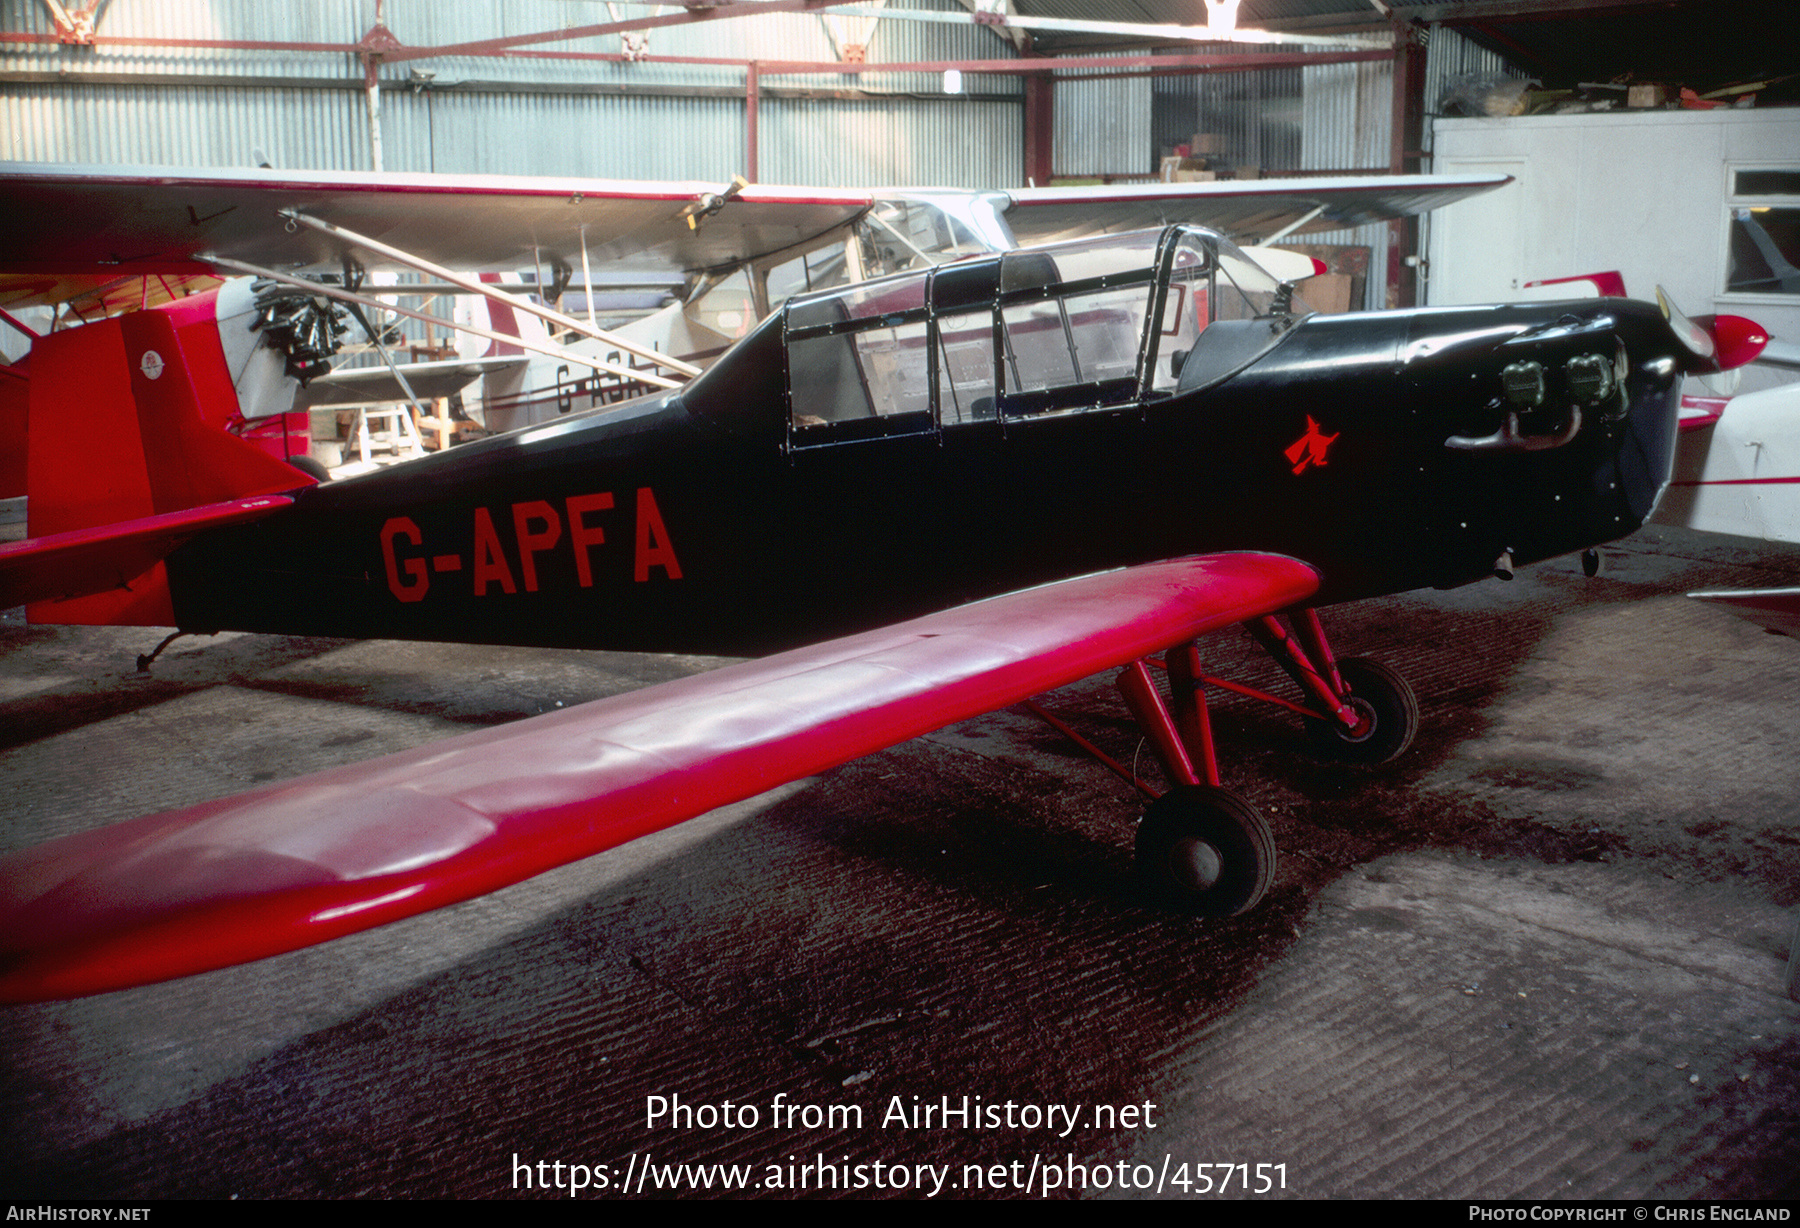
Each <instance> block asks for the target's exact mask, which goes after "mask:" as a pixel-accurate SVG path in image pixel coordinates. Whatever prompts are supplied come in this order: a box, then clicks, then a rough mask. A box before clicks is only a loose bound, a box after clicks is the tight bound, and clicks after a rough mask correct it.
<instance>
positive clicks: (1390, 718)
mask: <svg viewBox="0 0 1800 1228" xmlns="http://www.w3.org/2000/svg"><path fill="white" fill-rule="evenodd" d="M1338 673H1339V675H1340V676H1342V678H1343V679H1344V685H1345V686H1346V687H1348V688H1349V691H1350V706H1351V707H1352V708H1355V709H1356V712H1357V715H1358V716H1360V717H1361V718H1362V721H1363V728H1362V729H1360V730H1358V731H1357V732H1355V733H1352V732H1351V731H1350V730H1348V729H1345V728H1344V727H1343V726H1342V725H1340V724H1339V723H1338V722H1336V721H1316V720H1308V721H1307V722H1306V734H1307V736H1308V737H1309V738H1311V739H1312V744H1313V749H1314V750H1316V751H1317V752H1318V753H1319V754H1320V755H1321V756H1322V757H1324V758H1326V759H1336V760H1339V761H1340V762H1343V763H1360V764H1363V765H1364V766H1366V767H1373V766H1375V765H1376V764H1380V763H1388V762H1391V761H1392V760H1394V759H1398V758H1399V757H1400V756H1401V755H1402V754H1403V753H1405V751H1406V748H1407V747H1409V746H1411V745H1412V740H1413V735H1414V734H1415V733H1417V732H1418V731H1419V701H1418V700H1417V699H1416V698H1414V696H1413V692H1412V688H1411V687H1409V686H1407V685H1406V679H1404V678H1402V677H1401V676H1400V675H1399V674H1396V673H1395V672H1394V671H1393V670H1391V669H1389V668H1388V667H1387V666H1385V665H1383V664H1382V663H1381V662H1379V661H1371V660H1369V659H1368V658H1367V657H1346V658H1345V659H1344V660H1342V661H1339V662H1338Z"/></svg>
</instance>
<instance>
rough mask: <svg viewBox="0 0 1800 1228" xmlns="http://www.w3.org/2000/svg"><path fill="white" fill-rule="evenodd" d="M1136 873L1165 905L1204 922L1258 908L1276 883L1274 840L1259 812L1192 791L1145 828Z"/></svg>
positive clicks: (1226, 796) (1158, 809) (1228, 795)
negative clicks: (1211, 918)
mask: <svg viewBox="0 0 1800 1228" xmlns="http://www.w3.org/2000/svg"><path fill="white" fill-rule="evenodd" d="M1137 868H1138V874H1139V876H1140V877H1141V878H1142V879H1143V882H1144V886H1145V887H1146V889H1147V890H1148V891H1149V893H1150V894H1151V896H1152V897H1153V898H1154V899H1155V900H1156V901H1157V902H1158V903H1161V904H1165V905H1167V906H1169V907H1172V908H1177V909H1180V910H1181V911H1183V912H1192V913H1198V914H1200V915H1201V916H1205V917H1235V916H1238V915H1239V914H1240V913H1245V912H1248V911H1250V909H1252V908H1254V907H1256V904H1257V901H1259V900H1261V899H1262V897H1263V893H1264V892H1265V891H1267V890H1268V889H1269V884H1270V883H1271V882H1273V881H1274V879H1275V836H1274V833H1272V832H1271V831H1270V830H1269V825H1268V823H1267V822H1266V821H1265V820H1264V819H1263V817H1262V815H1261V814H1259V813H1257V810H1256V807H1254V806H1252V805H1251V804H1250V803H1249V802H1247V801H1245V800H1244V799H1243V798H1241V797H1239V796H1238V795H1237V794H1235V793H1232V792H1229V791H1228V790H1225V789H1215V788H1211V787H1208V786H1206V785H1185V786H1182V787H1180V788H1176V789H1171V790H1170V791H1169V792H1168V793H1165V794H1164V795H1163V796H1162V797H1159V798H1157V799H1156V801H1154V802H1152V803H1151V804H1150V808H1149V809H1148V810H1146V811H1145V812H1144V821H1143V822H1142V823H1139V824H1138V833H1137Z"/></svg>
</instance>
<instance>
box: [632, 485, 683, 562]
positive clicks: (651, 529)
mask: <svg viewBox="0 0 1800 1228" xmlns="http://www.w3.org/2000/svg"><path fill="white" fill-rule="evenodd" d="M652 567H660V568H662V569H663V570H664V571H665V572H667V573H668V576H669V579H671V580H679V579H681V564H680V563H677V562H676V561H675V546H674V544H673V543H672V542H670V541H669V530H668V527H667V526H666V525H664V524H663V518H662V513H661V512H660V511H658V510H657V508H656V496H655V495H653V494H651V493H650V488H649V487H648V486H640V487H638V493H637V559H636V561H635V562H634V563H633V564H632V569H631V578H632V579H633V580H636V581H637V582H638V583H639V584H642V583H643V582H644V581H645V580H648V579H649V578H650V569H651V568H652Z"/></svg>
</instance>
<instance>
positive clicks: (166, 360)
mask: <svg viewBox="0 0 1800 1228" xmlns="http://www.w3.org/2000/svg"><path fill="white" fill-rule="evenodd" d="M215 297H216V291H214V292H208V293H205V294H198V295H194V296H193V297H191V298H186V299H181V300H179V301H177V302H174V303H169V304H165V305H164V306H161V307H153V308H150V309H148V310H145V311H139V312H134V313H132V314H129V315H123V316H118V317H115V318H113V319H110V320H102V321H99V322H97V323H94V324H88V325H84V326H82V327H80V328H73V329H68V330H65V331H62V332H55V333H51V334H49V335H48V336H44V337H40V338H38V340H37V341H36V342H35V344H34V345H33V347H32V354H31V365H30V410H29V426H28V458H27V469H28V472H27V491H28V498H27V502H26V514H27V517H28V519H29V524H30V533H31V538H32V540H34V541H36V540H40V539H43V538H46V537H51V536H52V535H58V534H68V533H71V532H74V531H76V530H90V529H96V528H98V527H100V526H111V525H117V524H121V523H122V522H128V521H129V522H134V523H140V524H141V522H143V521H144V520H146V519H150V518H156V517H161V516H168V515H171V514H173V513H178V512H186V511H189V510H190V509H194V508H200V507H204V506H207V505H214V504H220V503H226V502H230V501H233V500H240V499H242V498H244V497H246V496H253V495H265V494H274V493H278V492H282V491H291V490H294V489H296V488H297V487H301V486H307V485H311V484H312V479H310V478H308V477H306V476H305V475H304V474H302V473H300V472H299V471H298V470H296V469H294V468H293V467H292V466H290V465H287V464H285V463H283V462H282V461H279V460H277V459H275V458H274V457H272V456H270V455H268V454H267V453H265V452H263V451H261V450H260V449H258V448H257V447H255V446H254V445H252V444H249V443H246V442H244V441H243V440H241V439H238V438H236V437H235V436H232V435H230V434H228V433H226V432H225V431H224V430H222V429H220V427H219V426H218V425H216V424H217V423H221V422H223V421H224V420H225V419H227V418H228V417H230V415H231V414H233V413H235V412H236V411H237V403H238V402H237V392H236V390H235V389H234V388H233V386H232V380H231V373H230V369H229V367H228V366H227V364H226V360H225V352H224V349H223V347H222V346H221V344H220V341H219V330H218V323H217V320H216V318H215V311H216V308H215V305H214V299H215ZM85 536H87V537H88V538H89V539H90V541H91V539H92V538H93V536H94V535H93V534H88V535H85ZM100 536H101V537H104V532H102V533H101V534H100ZM22 544H23V543H22ZM121 580H123V581H124V583H123V585H121V583H120V582H121ZM83 587H86V588H87V590H88V592H89V593H90V594H91V595H87V596H76V597H73V598H72V599H69V600H57V601H38V602H35V603H34V604H32V606H31V607H30V610H29V616H30V618H31V620H32V621H33V622H57V623H128V624H137V625H149V626H171V625H173V624H174V622H175V617H174V613H173V609H172V607H171V604H170V600H169V592H168V582H167V577H166V576H165V574H164V571H163V566H162V564H161V563H160V562H157V563H156V564H155V565H154V566H153V567H152V568H151V569H150V570H149V571H147V572H144V573H143V574H142V575H140V576H137V577H135V578H133V577H129V576H126V577H120V576H116V575H115V576H112V577H106V576H97V578H96V580H95V582H94V583H93V584H92V585H90V586H83ZM102 590H104V591H102Z"/></svg>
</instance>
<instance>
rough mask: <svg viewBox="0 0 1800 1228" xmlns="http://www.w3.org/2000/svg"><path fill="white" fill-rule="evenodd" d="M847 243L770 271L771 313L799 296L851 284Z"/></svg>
mask: <svg viewBox="0 0 1800 1228" xmlns="http://www.w3.org/2000/svg"><path fill="white" fill-rule="evenodd" d="M845 246H846V245H845V244H844V243H843V242H841V241H840V242H837V243H833V244H830V245H828V246H826V247H820V248H815V249H814V250H812V251H810V252H807V253H806V254H805V255H804V256H795V257H794V258H793V259H792V260H785V261H783V262H782V263H780V264H777V265H775V266H774V267H772V268H770V269H769V271H768V273H767V274H766V275H765V277H764V285H765V286H766V287H767V290H768V295H769V310H770V311H775V310H777V309H779V308H780V306H781V305H782V304H783V303H785V302H787V301H788V299H790V298H792V297H793V296H794V295H796V294H808V293H811V292H812V291H815V290H829V289H831V288H832V287H834V286H842V285H847V284H848V283H849V281H850V269H849V265H848V264H847V262H846V260H845V250H844V249H845Z"/></svg>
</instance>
